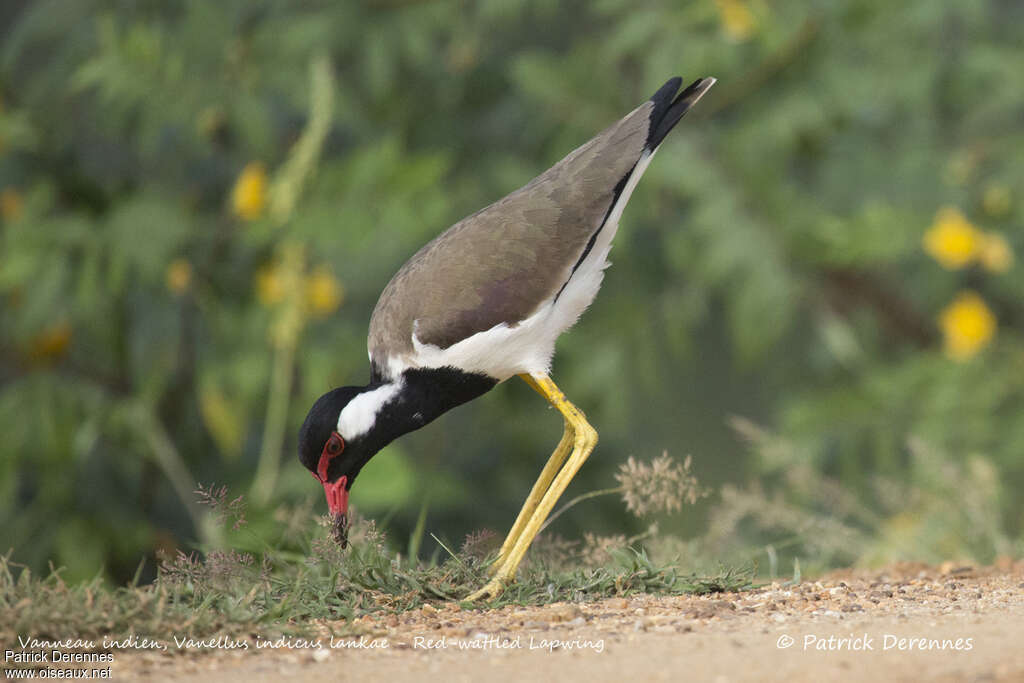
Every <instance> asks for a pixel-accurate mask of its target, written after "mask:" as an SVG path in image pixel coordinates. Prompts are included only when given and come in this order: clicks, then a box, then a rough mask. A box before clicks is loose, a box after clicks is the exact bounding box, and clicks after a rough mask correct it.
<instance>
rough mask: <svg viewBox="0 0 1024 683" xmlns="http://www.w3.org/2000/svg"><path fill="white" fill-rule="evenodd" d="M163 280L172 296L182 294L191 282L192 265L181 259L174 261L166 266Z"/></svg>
mask: <svg viewBox="0 0 1024 683" xmlns="http://www.w3.org/2000/svg"><path fill="white" fill-rule="evenodd" d="M164 279H165V280H166V282H167V289H168V290H170V292H171V293H172V294H182V293H184V291H185V290H186V289H188V286H189V284H191V282H192V264H191V263H189V262H188V261H186V260H185V259H183V258H176V259H174V260H173V261H171V262H170V263H169V264H168V265H167V271H166V273H164Z"/></svg>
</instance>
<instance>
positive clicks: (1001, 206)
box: [981, 184, 1011, 218]
mask: <svg viewBox="0 0 1024 683" xmlns="http://www.w3.org/2000/svg"><path fill="white" fill-rule="evenodd" d="M1010 201H1011V199H1010V188H1008V187H1007V186H1006V185H998V184H993V185H989V186H988V187H986V188H985V194H983V195H982V196H981V208H982V209H984V210H985V213H987V214H988V215H989V216H993V217H995V218H999V217H1000V216H1005V215H1006V214H1007V213H1008V212H1009V211H1010Z"/></svg>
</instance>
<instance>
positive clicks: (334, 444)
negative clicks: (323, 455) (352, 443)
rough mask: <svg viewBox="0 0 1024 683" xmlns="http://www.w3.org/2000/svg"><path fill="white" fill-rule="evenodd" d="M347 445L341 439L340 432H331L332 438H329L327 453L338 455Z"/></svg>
mask: <svg viewBox="0 0 1024 683" xmlns="http://www.w3.org/2000/svg"><path fill="white" fill-rule="evenodd" d="M344 447H345V442H344V441H342V440H341V437H340V436H339V435H338V434H331V438H329V439H328V440H327V453H328V455H332V456H334V455H337V454H338V453H341V450H342V449H343V448H344Z"/></svg>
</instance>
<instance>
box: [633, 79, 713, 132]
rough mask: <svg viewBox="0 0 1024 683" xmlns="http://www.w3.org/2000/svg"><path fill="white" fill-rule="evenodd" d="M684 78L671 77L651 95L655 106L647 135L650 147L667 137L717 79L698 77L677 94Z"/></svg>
mask: <svg viewBox="0 0 1024 683" xmlns="http://www.w3.org/2000/svg"><path fill="white" fill-rule="evenodd" d="M682 82H683V79H682V78H680V77H679V76H676V77H675V78H670V79H669V80H668V82H667V83H665V85H663V86H661V87H660V88H658V92H656V93H654V95H653V96H652V97H651V102H653V103H654V108H653V109H652V110H651V128H650V131H649V132H648V135H647V147H648V149H654V148H656V147H657V146H658V145H659V144H661V141H662V140H664V139H665V136H666V135H668V133H669V131H671V130H672V128H673V127H674V126H675V125H676V124H677V123H679V119H681V118H683V114H685V113H686V112H687V111H689V109H690V107H692V106H693V105H695V104H696V103H697V101H698V100H699V99H700V98H701V97H703V96H704V93H706V92H707V91H708V90H709V89H710V88H711V86H713V85H714V84H715V83H716V82H717V81H716V79H715V78H712V77H710V76H709V77H707V78H698V79H697V80H695V81H694V82H693V83H691V84H690V85H688V86H686V88H685V89H684V90H683V91H682V92H681V93H679V94H678V95H676V92H678V90H679V86H680V85H681V84H682Z"/></svg>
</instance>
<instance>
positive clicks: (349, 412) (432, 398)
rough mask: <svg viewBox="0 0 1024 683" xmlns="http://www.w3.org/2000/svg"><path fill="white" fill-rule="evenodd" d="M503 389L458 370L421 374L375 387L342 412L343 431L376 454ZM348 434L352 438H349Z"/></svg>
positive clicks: (406, 374)
mask: <svg viewBox="0 0 1024 683" xmlns="http://www.w3.org/2000/svg"><path fill="white" fill-rule="evenodd" d="M497 383H498V380H497V379H495V378H493V377H489V376H487V375H483V374H477V373H469V372H463V371H461V370H456V369H455V368H415V369H409V370H405V371H404V372H403V373H402V374H401V375H400V376H399V377H398V378H396V379H394V380H383V381H375V382H371V383H370V384H369V385H367V387H366V389H365V390H364V391H363V392H361V393H360V394H359V395H358V396H357V397H356V398H354V399H353V400H352V401H351V402H349V404H348V405H347V406H346V407H345V408H344V410H342V411H341V415H340V416H339V419H338V431H339V433H340V434H341V435H342V437H344V438H346V439H351V438H359V439H360V440H363V441H364V442H365V443H366V444H367V445H368V446H370V447H371V448H373V449H374V450H379V449H381V448H384V446H386V445H388V444H389V443H391V442H392V441H393V440H395V439H397V438H398V437H400V436H402V435H403V434H407V433H409V432H411V431H413V430H416V429H419V428H420V427H422V426H424V425H426V424H428V423H429V422H432V421H433V420H435V419H437V418H438V417H440V416H441V415H442V414H444V413H446V412H448V411H449V410H451V409H452V408H455V407H456V406H459V405H462V404H463V403H466V402H467V401H471V400H472V399H474V398H476V397H477V396H480V395H482V394H484V393H486V392H488V391H490V390H491V389H493V388H494V386H495V385H496V384H497ZM346 432H348V436H346Z"/></svg>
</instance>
